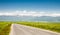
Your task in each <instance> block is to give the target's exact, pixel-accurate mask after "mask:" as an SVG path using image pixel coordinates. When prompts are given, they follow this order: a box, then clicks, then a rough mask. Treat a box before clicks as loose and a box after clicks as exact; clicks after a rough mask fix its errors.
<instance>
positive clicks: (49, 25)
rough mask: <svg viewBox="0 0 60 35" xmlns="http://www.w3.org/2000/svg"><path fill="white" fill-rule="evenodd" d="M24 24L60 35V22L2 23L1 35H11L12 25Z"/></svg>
mask: <svg viewBox="0 0 60 35" xmlns="http://www.w3.org/2000/svg"><path fill="white" fill-rule="evenodd" d="M13 23H14V24H22V25H27V26H32V27H36V28H42V29H47V30H51V31H54V32H59V33H60V22H22V21H21V22H6V21H0V35H9V32H10V27H11V24H13Z"/></svg>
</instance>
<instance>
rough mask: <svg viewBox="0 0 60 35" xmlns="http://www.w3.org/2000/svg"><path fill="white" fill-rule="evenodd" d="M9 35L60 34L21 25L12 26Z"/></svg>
mask: <svg viewBox="0 0 60 35" xmlns="http://www.w3.org/2000/svg"><path fill="white" fill-rule="evenodd" d="M9 35H60V33H56V32H51V31H47V30H42V29H38V28H34V27H29V26H24V25H20V24H12V25H11V31H10V34H9Z"/></svg>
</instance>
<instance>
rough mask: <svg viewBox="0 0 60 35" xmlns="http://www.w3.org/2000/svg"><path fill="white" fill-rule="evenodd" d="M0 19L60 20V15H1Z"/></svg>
mask: <svg viewBox="0 0 60 35" xmlns="http://www.w3.org/2000/svg"><path fill="white" fill-rule="evenodd" d="M0 21H60V17H51V16H40V17H33V16H0Z"/></svg>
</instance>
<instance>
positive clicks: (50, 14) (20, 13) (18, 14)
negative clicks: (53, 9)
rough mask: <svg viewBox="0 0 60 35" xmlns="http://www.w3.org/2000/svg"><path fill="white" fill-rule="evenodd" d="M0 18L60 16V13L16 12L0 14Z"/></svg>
mask: <svg viewBox="0 0 60 35" xmlns="http://www.w3.org/2000/svg"><path fill="white" fill-rule="evenodd" d="M0 16H52V17H57V16H60V13H47V12H33V11H29V12H27V11H25V10H24V11H16V12H3V13H2V12H0Z"/></svg>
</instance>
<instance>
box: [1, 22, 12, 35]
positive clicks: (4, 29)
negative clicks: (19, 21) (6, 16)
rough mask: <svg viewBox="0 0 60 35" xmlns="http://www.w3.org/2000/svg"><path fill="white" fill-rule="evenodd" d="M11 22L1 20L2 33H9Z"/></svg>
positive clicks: (6, 34)
mask: <svg viewBox="0 0 60 35" xmlns="http://www.w3.org/2000/svg"><path fill="white" fill-rule="evenodd" d="M11 23H12V22H2V21H0V35H9V32H10V26H11Z"/></svg>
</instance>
